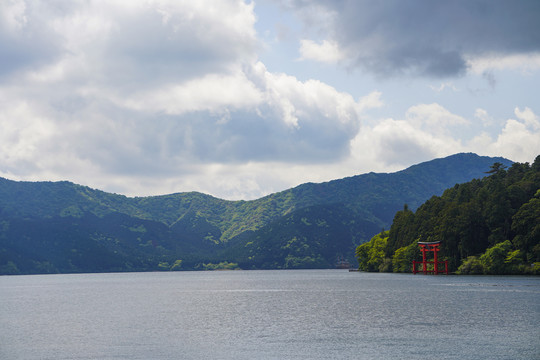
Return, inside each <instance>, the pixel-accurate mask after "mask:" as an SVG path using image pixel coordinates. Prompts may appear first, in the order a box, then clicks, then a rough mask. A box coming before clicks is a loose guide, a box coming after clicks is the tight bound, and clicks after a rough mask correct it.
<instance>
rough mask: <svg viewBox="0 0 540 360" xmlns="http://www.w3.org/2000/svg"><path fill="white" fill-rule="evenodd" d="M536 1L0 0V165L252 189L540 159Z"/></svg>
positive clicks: (241, 194)
mask: <svg viewBox="0 0 540 360" xmlns="http://www.w3.org/2000/svg"><path fill="white" fill-rule="evenodd" d="M539 100H540V1H536V0H531V1H528V0H519V1H504V0H485V1H484V0H463V1H461V0H456V1H442V0H415V1H401V0H385V1H379V0H335V1H326V0H255V1H241V0H198V1H192V0H185V1H183V0H170V1H167V0H163V1H158V0H156V1H150V0H149V1H136V0H129V1H127V0H125V1H120V0H107V1H105V0H101V1H94V0H43V1H40V0H28V1H25V0H3V1H1V2H0V176H1V177H5V178H8V179H11V180H17V181H59V180H68V181H72V182H75V183H78V184H82V185H86V186H90V187H92V188H97V189H101V190H104V191H108V192H113V193H118V194H124V195H127V196H149V195H161V194H170V193H176V192H186V191H199V192H203V193H207V194H211V195H213V196H216V197H219V198H223V199H229V200H241V199H242V200H250V199H256V198H259V197H262V196H265V195H267V194H270V193H274V192H278V191H282V190H285V189H288V188H291V187H294V186H297V185H299V184H302V183H306V182H323V181H328V180H332V179H339V178H343V177H347V176H353V175H358V174H363V173H367V172H371V171H373V172H394V171H398V170H401V169H404V168H406V167H408V166H411V165H413V164H417V163H420V162H423V161H428V160H431V159H434V158H441V157H446V156H449V155H452V154H455V153H460V152H474V153H477V154H479V155H486V156H503V157H505V158H508V159H510V160H513V161H518V162H529V163H532V162H533V161H534V159H535V158H536V156H537V155H540V101H539Z"/></svg>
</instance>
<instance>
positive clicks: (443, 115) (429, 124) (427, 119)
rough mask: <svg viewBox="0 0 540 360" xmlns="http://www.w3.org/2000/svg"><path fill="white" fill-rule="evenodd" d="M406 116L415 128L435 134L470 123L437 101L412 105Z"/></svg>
mask: <svg viewBox="0 0 540 360" xmlns="http://www.w3.org/2000/svg"><path fill="white" fill-rule="evenodd" d="M406 118H407V121H408V122H409V123H410V124H411V125H413V126H414V127H415V128H418V129H422V130H424V131H429V132H430V133H435V134H438V133H446V132H448V131H449V130H450V128H451V127H455V126H461V125H467V124H468V123H469V121H467V120H466V119H464V118H463V117H461V116H458V115H455V114H452V113H451V112H450V111H448V110H447V109H445V108H444V107H442V106H441V105H439V104H436V103H434V104H420V105H415V106H412V107H410V108H409V109H408V110H407V113H406Z"/></svg>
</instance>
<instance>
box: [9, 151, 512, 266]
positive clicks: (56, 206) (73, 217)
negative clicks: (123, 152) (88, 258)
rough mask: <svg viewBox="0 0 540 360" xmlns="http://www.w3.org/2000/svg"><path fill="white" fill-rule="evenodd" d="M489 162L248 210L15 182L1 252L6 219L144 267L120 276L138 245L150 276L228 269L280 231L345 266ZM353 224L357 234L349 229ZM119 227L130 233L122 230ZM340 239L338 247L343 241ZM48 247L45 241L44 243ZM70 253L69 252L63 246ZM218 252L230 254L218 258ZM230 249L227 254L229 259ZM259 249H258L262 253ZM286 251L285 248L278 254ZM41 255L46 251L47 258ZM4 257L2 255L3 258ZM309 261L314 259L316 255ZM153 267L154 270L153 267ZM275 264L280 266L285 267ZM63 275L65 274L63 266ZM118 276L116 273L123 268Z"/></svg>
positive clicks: (359, 180) (328, 185)
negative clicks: (341, 259)
mask: <svg viewBox="0 0 540 360" xmlns="http://www.w3.org/2000/svg"><path fill="white" fill-rule="evenodd" d="M494 162H500V163H502V164H504V165H506V166H508V165H511V163H512V162H511V161H510V160H507V159H504V158H500V157H497V158H492V157H481V156H478V155H475V154H456V155H452V156H449V157H446V158H441V159H435V160H431V161H428V162H424V163H421V164H417V165H413V166H411V167H409V168H407V169H404V170H401V171H398V172H395V173H373V172H372V173H367V174H361V175H355V176H351V177H347V178H343V179H335V180H331V181H328V182H323V183H305V184H301V185H298V186H296V187H294V188H291V189H287V190H284V191H281V192H277V193H274V194H269V195H267V196H264V197H261V198H259V199H255V200H248V201H246V200H223V199H219V198H216V197H214V196H212V195H208V194H204V193H199V192H184V193H174V194H168V195H157V196H150V197H127V196H124V195H119V194H111V193H106V192H104V191H101V190H96V189H92V188H90V187H86V186H82V185H78V184H74V183H71V182H67V181H60V182H16V181H12V180H7V179H3V178H0V221H2V223H4V226H3V227H2V226H0V247H1V246H2V244H3V242H9V243H10V244H11V245H12V246H15V247H17V248H19V247H18V245H17V244H16V242H17V241H16V240H15V239H14V237H16V236H17V231H19V232H21V233H24V232H25V230H24V229H23V225H22V222H17V224H19V225H20V226H21V228H19V229H18V230H14V229H13V228H12V229H11V230H9V231H7V230H5V228H6V227H7V228H9V225H10V224H12V223H11V222H12V221H15V219H19V220H21V219H22V220H25V221H26V226H29V227H31V226H34V225H36V226H38V225H37V224H46V223H47V222H48V223H49V224H53V223H54V221H57V223H58V224H69V223H70V221H71V223H74V224H75V223H76V224H77V226H74V227H70V226H68V227H67V228H68V229H70V231H71V230H72V231H73V232H75V233H77V234H79V233H80V235H81V236H82V237H83V238H85V239H87V240H88V239H89V240H88V241H90V240H91V241H94V242H98V243H99V244H100V246H103V247H104V249H109V250H110V251H117V252H118V251H120V250H118V249H121V250H122V251H120V252H119V253H123V254H124V255H125V258H123V257H120V258H117V257H115V259H117V260H118V262H119V263H128V262H129V261H128V260H129V257H130V256H137V257H138V258H139V259H140V263H141V264H143V265H141V267H136V266H135V267H127V268H128V269H134V270H141V269H142V270H144V269H147V268H148V267H145V266H146V265H144V264H147V263H148V262H145V261H146V260H144V259H143V258H144V252H141V250H144V249H146V248H145V246H147V245H145V244H148V243H149V242H150V243H151V244H152V249H157V250H155V251H154V253H153V254H154V255H152V256H153V258H152V259H153V260H151V261H150V262H151V263H152V264H153V265H151V266H150V265H148V266H149V267H150V268H152V266H157V265H156V264H159V263H168V262H171V261H172V262H174V261H176V260H178V259H184V261H185V264H186V267H187V266H188V265H187V262H188V260H186V259H187V258H192V262H193V263H192V264H191V265H189V266H196V263H197V261H199V262H202V261H203V260H204V261H211V260H212V261H218V262H220V261H221V260H223V259H222V258H220V257H224V256H228V257H229V259H228V260H230V261H233V260H237V259H236V258H234V257H235V256H237V255H238V256H240V255H241V256H240V258H242V256H244V255H246V253H245V252H244V251H243V249H241V248H240V247H241V246H244V248H245V246H246V244H247V243H249V242H252V243H253V242H254V241H255V240H256V239H257V236H259V238H260V239H263V240H264V239H267V240H264V241H270V240H268V237H269V236H270V235H269V234H270V233H272V231H274V232H278V233H280V234H281V235H280V236H282V237H284V238H286V237H287V236H288V235H287V232H286V231H283V228H288V229H296V230H298V229H303V230H302V231H307V232H308V233H309V234H310V235H309V236H313V237H317V238H319V239H320V241H322V242H332V241H338V242H339V243H340V244H345V243H347V244H349V245H347V246H345V247H343V246H342V248H340V249H339V251H338V250H335V251H334V250H332V251H334V252H336V253H337V252H339V253H340V254H341V256H346V257H347V258H348V259H352V258H353V256H352V254H353V251H352V250H351V249H353V247H354V246H356V245H358V244H359V243H362V242H365V241H367V240H369V239H370V238H371V237H372V236H373V235H374V234H375V233H377V232H378V231H380V229H381V228H388V227H389V226H390V224H391V223H392V219H393V216H394V214H395V213H396V211H398V210H400V209H401V208H402V207H403V204H408V206H409V207H410V208H411V209H416V208H417V207H418V206H420V205H421V204H422V203H423V202H424V201H426V200H427V199H428V198H430V197H431V196H433V195H440V194H442V192H443V191H444V190H445V189H446V188H448V187H451V186H453V185H455V184H456V183H460V182H466V181H469V180H471V179H472V178H477V177H483V176H485V172H487V171H488V170H489V168H490V166H491V165H492V164H493V163H494ZM310 209H311V210H310ZM298 214H300V215H298ZM90 215H92V216H95V218H94V217H92V216H90ZM115 215H122V216H120V217H118V216H117V217H116V218H117V219H120V220H121V222H122V221H123V222H124V223H125V224H126V225H125V226H124V227H121V226H120V227H118V226H117V225H116V224H114V221H115V220H114V219H115ZM311 217H313V218H311ZM55 219H56V220H55ZM62 219H63V220H62ZM84 219H90V220H91V221H90V220H88V221H90V222H91V223H92V224H94V225H95V228H96V230H95V231H93V229H92V228H91V227H89V226H86V224H85V222H84ZM280 219H281V220H280ZM19 220H17V221H19ZM22 220H21V221H22ZM120 220H119V221H120ZM325 222H326V223H328V224H332V229H333V230H332V231H335V232H338V233H339V234H340V235H339V237H340V238H339V239H335V238H334V237H332V234H326V233H325V234H319V235H317V234H316V232H314V228H309V227H306V226H304V225H305V224H306V223H309V224H324V223H325ZM340 222H341V223H343V224H342V226H345V227H349V228H350V229H349V230H350V231H341V230H339V229H338V228H339V226H338V224H339V223H340ZM154 223H155V224H154ZM353 223H355V224H362V226H357V225H352V224H353ZM32 224H34V225H32ZM159 224H161V225H159ZM272 224H273V225H272ZM291 224H292V225H291ZM302 224H304V225H302ZM39 226H42V225H39ZM51 226H52V225H51ZM58 226H60V225H58ZM2 228H4V230H2ZM125 228H127V229H128V230H129V231H128V232H126V231H124V230H125ZM264 229H266V230H264ZM271 229H273V230H271ZM296 230H294V231H292V230H291V231H292V232H295V231H296ZM316 230H317V231H325V228H324V226H320V229H316ZM51 231H52V230H51ZM55 231H57V230H55ZM58 231H60V230H58ZM58 231H57V232H58ZM261 231H263V232H261ZM265 231H266V232H265ZM302 231H300V232H297V237H305V238H306V239H307V240H305V241H304V245H303V246H305V245H307V244H308V243H309V239H308V238H309V236H307V235H306V236H304V235H302V234H301V232H302ZM25 236H26V237H25V238H26V239H30V240H28V241H30V242H31V241H38V240H39V239H34V237H35V236H36V235H35V234H33V235H32V234H29V235H28V234H27V235H25ZM44 236H45V237H47V236H49V235H48V234H45V235H44ZM66 236H67V235H66ZM77 236H79V235H77ZM343 236H345V237H347V239H342V237H343ZM66 239H67V238H66ZM50 240H51V241H52V240H53V239H52V235H51V239H50ZM98 240H99V241H98ZM263 240H260V241H263ZM289 240H290V239H289ZM66 241H67V240H66ZM85 241H86V240H85ZM91 241H90V243H91ZM272 241H273V239H272ZM283 241H288V240H287V239H284V240H283ZM306 241H307V242H306ZM38 242H39V241H38ZM68 242H69V241H68ZM300 243H301V242H298V244H300ZM115 244H116V245H115ZM118 244H120V245H118ZM228 244H229V245H228ZM284 244H285V245H280V246H286V243H284ZM298 244H297V245H298ZM76 245H77V244H74V243H70V245H69V246H71V247H73V246H75V247H76ZM66 246H67V245H66ZM118 246H120V248H119V247H118ZM276 246H277V245H276ZM321 246H322V247H319V248H320V249H323V248H325V249H334V247H332V246H330V247H328V246H326V245H324V246H323V245H321ZM160 247H161V248H160ZM227 247H229V248H228V249H226V248H227ZM232 247H234V248H235V249H236V252H235V251H233V250H231V249H232ZM263 248H264V246H262V247H261V249H263ZM290 248H291V246H290V245H289V247H288V248H287V249H290ZM100 249H101V248H100ZM114 249H116V250H114ZM0 250H1V249H0ZM64 250H65V251H68V250H69V249H64ZM64 250H63V251H64ZM72 250H73V249H72ZM102 250H103V249H101V250H99V251H102ZM158 250H159V251H158ZM225 250H227V251H225ZM43 251H45V252H47V250H46V249H45V250H43ZM96 251H97V250H96ZM103 251H105V250H103ZM160 251H161V252H160ZM261 251H262V250H261ZM291 251H292V250H291ZM329 251H330V250H329ZM4 253H5V254H8V253H9V251H7V250H6V251H4ZM345 253H347V254H345ZM334 255H335V254H334ZM334 255H332V256H334ZM36 256H37V255H36ZM291 256H292V255H291ZM306 256H307V257H310V256H311V255H306ZM314 256H315V258H317V256H318V255H314ZM8 257H9V256H7V255H6V256H4V260H2V259H3V258H2V254H1V252H0V264H2V261H4V263H5V262H6V261H10V260H8ZM160 259H161V260H163V261H159V260H160ZM205 259H206V260H205ZM143 260H144V261H143ZM289 260H290V261H289V262H288V263H287V264H304V265H306V264H308V263H309V262H307V263H306V262H302V261H300V260H298V261H297V260H295V259H289ZM323 260H324V261H319V262H317V264H319V265H321V264H326V265H325V266H329V264H330V263H331V261H332V260H331V255H330V252H328V254H327V256H326V257H325V258H324V259H323ZM36 261H38V260H36ZM40 261H41V260H40ZM40 261H38V262H40ZM111 261H112V260H111ZM271 263H272V264H273V263H276V262H275V261H274V262H271ZM276 264H278V265H277V266H284V264H285V263H279V262H278V263H276ZM29 266H30V265H29ZM250 266H256V265H253V264H252V265H250ZM321 266H322V265H321ZM66 267H67V268H69V266H68V265H66ZM117 267H119V268H122V265H118V266H117ZM75 268H77V267H75ZM59 271H60V270H59ZM62 271H63V270H62ZM70 271H71V270H70Z"/></svg>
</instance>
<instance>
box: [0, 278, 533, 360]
mask: <svg viewBox="0 0 540 360" xmlns="http://www.w3.org/2000/svg"><path fill="white" fill-rule="evenodd" d="M539 295H540V278H538V277H488V276H468V277H459V276H424V275H403V274H367V273H349V272H348V271H346V270H295V271H294V270H291V271H285V270H281V271H228V272H177V273H127V274H126V273H124V274H81V275H38V276H9V277H6V276H5V277H0V324H1V326H0V344H1V346H0V358H2V359H201V358H205V359H330V358H335V359H388V358H392V359H414V358H430V359H434V358H438V359H464V358H475V359H539V358H540V342H539V340H538V339H540V328H539V327H538V324H539V323H540V321H539V320H540V301H539V299H540V296H539Z"/></svg>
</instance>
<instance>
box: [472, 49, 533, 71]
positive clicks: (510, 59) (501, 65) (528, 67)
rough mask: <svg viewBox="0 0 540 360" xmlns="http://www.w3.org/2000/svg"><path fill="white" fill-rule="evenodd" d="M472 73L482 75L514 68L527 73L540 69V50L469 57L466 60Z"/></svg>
mask: <svg viewBox="0 0 540 360" xmlns="http://www.w3.org/2000/svg"><path fill="white" fill-rule="evenodd" d="M467 63H468V66H469V69H470V71H471V72H472V73H474V74H478V75H482V74H486V73H489V72H491V71H493V70H516V71H521V72H522V73H525V74H526V73H529V72H532V71H537V70H540V52H534V53H529V54H512V55H502V54H493V55H491V56H476V57H470V58H469V59H468V60H467Z"/></svg>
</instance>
